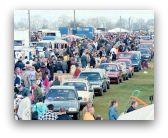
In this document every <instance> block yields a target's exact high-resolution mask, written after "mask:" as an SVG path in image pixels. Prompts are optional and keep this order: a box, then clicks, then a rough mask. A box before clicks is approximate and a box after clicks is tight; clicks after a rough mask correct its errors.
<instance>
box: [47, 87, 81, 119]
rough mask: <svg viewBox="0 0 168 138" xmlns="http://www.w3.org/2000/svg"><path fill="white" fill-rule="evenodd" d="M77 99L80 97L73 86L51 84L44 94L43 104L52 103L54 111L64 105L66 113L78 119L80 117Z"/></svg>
mask: <svg viewBox="0 0 168 138" xmlns="http://www.w3.org/2000/svg"><path fill="white" fill-rule="evenodd" d="M79 100H81V97H78V93H77V91H76V89H75V87H74V86H52V87H51V88H50V89H49V91H48V93H47V95H46V98H45V104H47V105H48V104H53V105H54V111H55V112H58V111H59V110H60V108H61V107H64V108H65V109H66V112H67V114H69V115H72V116H73V118H74V119H75V120H78V119H79V118H80V112H79V111H80V102H79Z"/></svg>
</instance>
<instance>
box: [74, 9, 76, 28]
mask: <svg viewBox="0 0 168 138" xmlns="http://www.w3.org/2000/svg"><path fill="white" fill-rule="evenodd" d="M74 29H76V18H75V10H74Z"/></svg>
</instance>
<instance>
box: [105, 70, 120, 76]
mask: <svg viewBox="0 0 168 138" xmlns="http://www.w3.org/2000/svg"><path fill="white" fill-rule="evenodd" d="M118 74H119V72H118V71H117V72H108V73H107V75H108V76H118Z"/></svg>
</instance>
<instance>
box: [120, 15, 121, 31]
mask: <svg viewBox="0 0 168 138" xmlns="http://www.w3.org/2000/svg"><path fill="white" fill-rule="evenodd" d="M120 34H121V16H120Z"/></svg>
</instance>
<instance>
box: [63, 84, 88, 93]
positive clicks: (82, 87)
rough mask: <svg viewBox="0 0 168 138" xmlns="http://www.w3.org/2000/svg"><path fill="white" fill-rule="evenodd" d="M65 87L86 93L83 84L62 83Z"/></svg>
mask: <svg viewBox="0 0 168 138" xmlns="http://www.w3.org/2000/svg"><path fill="white" fill-rule="evenodd" d="M64 85H66V86H75V88H76V90H77V91H86V90H87V88H86V84H85V83H83V82H66V83H64Z"/></svg>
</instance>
